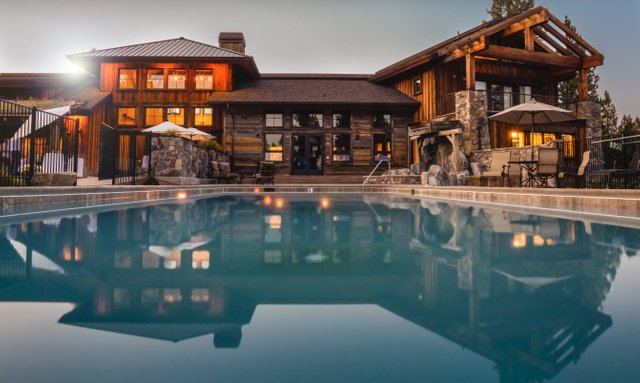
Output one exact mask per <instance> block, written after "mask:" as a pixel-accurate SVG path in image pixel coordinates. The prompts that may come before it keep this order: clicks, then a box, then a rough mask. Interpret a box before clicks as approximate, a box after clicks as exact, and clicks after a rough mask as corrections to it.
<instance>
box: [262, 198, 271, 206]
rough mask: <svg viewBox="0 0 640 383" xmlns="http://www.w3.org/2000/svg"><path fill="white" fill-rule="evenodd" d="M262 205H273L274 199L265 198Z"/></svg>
mask: <svg viewBox="0 0 640 383" xmlns="http://www.w3.org/2000/svg"><path fill="white" fill-rule="evenodd" d="M262 203H263V204H264V205H265V206H270V205H271V204H272V203H273V199H272V198H271V196H266V197H264V199H263V200H262Z"/></svg>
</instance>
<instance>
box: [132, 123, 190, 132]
mask: <svg viewBox="0 0 640 383" xmlns="http://www.w3.org/2000/svg"><path fill="white" fill-rule="evenodd" d="M187 131H188V130H187V128H185V127H183V126H180V125H178V124H174V123H173V122H171V121H165V122H162V123H160V124H158V125H154V126H152V127H150V128H147V129H144V130H143V132H151V133H159V134H162V133H167V132H177V133H178V134H185V133H186V132H187Z"/></svg>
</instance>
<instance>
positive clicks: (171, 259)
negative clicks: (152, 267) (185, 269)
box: [164, 251, 182, 270]
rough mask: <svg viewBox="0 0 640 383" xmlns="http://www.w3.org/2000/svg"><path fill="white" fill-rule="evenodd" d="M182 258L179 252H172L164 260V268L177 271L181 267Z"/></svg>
mask: <svg viewBox="0 0 640 383" xmlns="http://www.w3.org/2000/svg"><path fill="white" fill-rule="evenodd" d="M181 261H182V257H181V254H180V252H179V251H174V252H173V253H171V254H169V256H168V257H165V258H164V268H165V269H169V270H175V269H179V268H180V265H181Z"/></svg>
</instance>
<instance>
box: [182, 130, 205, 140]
mask: <svg viewBox="0 0 640 383" xmlns="http://www.w3.org/2000/svg"><path fill="white" fill-rule="evenodd" d="M180 135H181V136H186V137H189V139H190V140H195V141H207V140H210V139H212V138H213V136H212V135H211V134H209V133H207V132H203V131H202V130H200V129H196V128H186V129H185V132H180Z"/></svg>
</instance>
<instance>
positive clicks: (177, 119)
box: [167, 108, 184, 126]
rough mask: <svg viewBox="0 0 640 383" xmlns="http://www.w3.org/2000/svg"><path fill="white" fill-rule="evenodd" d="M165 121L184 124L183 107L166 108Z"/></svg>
mask: <svg viewBox="0 0 640 383" xmlns="http://www.w3.org/2000/svg"><path fill="white" fill-rule="evenodd" d="M167 121H171V122H173V123H174V124H176V125H180V126H184V108H167Z"/></svg>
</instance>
